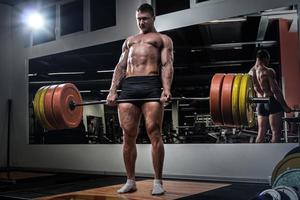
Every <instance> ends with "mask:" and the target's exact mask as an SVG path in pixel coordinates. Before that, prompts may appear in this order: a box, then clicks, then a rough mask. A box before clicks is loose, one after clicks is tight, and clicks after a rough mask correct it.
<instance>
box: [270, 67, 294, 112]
mask: <svg viewBox="0 0 300 200" xmlns="http://www.w3.org/2000/svg"><path fill="white" fill-rule="evenodd" d="M268 77H269V85H270V89H271V92H272V93H273V95H274V97H275V99H276V100H277V101H278V102H279V103H280V104H281V106H282V107H283V109H284V111H285V112H291V111H292V110H291V108H290V107H289V106H288V105H287V103H286V101H285V99H284V97H283V94H282V92H281V90H280V88H279V86H278V83H277V81H276V79H275V77H276V74H275V71H274V70H272V69H270V70H269V76H268Z"/></svg>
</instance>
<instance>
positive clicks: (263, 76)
mask: <svg viewBox="0 0 300 200" xmlns="http://www.w3.org/2000/svg"><path fill="white" fill-rule="evenodd" d="M252 73H253V76H254V78H255V79H256V80H257V82H258V86H257V87H260V89H261V90H262V92H263V94H259V95H258V96H264V97H269V96H272V95H273V93H272V91H271V87H270V81H273V80H274V78H275V77H274V76H275V72H274V70H273V69H271V68H268V67H266V66H264V65H261V64H258V65H256V66H254V67H253V68H252Z"/></svg>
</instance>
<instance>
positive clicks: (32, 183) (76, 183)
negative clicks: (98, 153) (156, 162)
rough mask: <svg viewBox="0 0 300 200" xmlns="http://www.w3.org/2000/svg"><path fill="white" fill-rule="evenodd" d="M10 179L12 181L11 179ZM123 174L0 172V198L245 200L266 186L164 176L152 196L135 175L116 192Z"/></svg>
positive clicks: (145, 182) (148, 184) (148, 183)
mask: <svg viewBox="0 0 300 200" xmlns="http://www.w3.org/2000/svg"><path fill="white" fill-rule="evenodd" d="M11 180H12V181H11ZM125 180H126V178H125V177H122V176H108V175H95V174H77V173H76V174H74V173H43V172H26V171H11V172H10V173H8V172H0V199H36V200H69V199H72V200H77V199H78V200H84V199H87V200H108V199H109V200H119V199H127V200H137V199H145V200H150V199H165V200H172V199H182V200H187V199H192V200H196V199H197V200H248V199H251V198H252V197H254V196H255V195H257V194H259V193H260V192H261V191H263V190H265V189H268V188H269V186H268V184H263V183H259V184H258V183H236V182H216V181H214V182H213V181H194V180H176V179H164V189H165V190H166V193H165V194H164V195H161V196H152V195H151V189H152V179H150V178H143V177H139V178H137V188H138V190H137V191H136V192H133V193H128V194H118V193H117V192H116V190H117V189H118V188H120V187H121V185H122V184H123V183H124V182H125Z"/></svg>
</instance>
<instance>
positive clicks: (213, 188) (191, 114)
mask: <svg viewBox="0 0 300 200" xmlns="http://www.w3.org/2000/svg"><path fill="white" fill-rule="evenodd" d="M143 3H149V4H150V5H152V7H153V8H154V10H155V14H156V17H155V22H154V26H155V28H156V30H157V32H159V33H162V34H165V35H167V36H169V37H170V38H171V40H172V41H173V54H174V62H173V71H174V75H173V82H172V87H171V93H172V99H171V101H170V102H169V103H168V104H166V105H164V111H163V116H164V117H163V122H162V127H161V128H162V140H163V143H164V149H165V158H164V166H163V183H164V189H165V193H164V194H163V195H160V196H153V195H151V187H152V179H153V168H152V160H151V141H150V139H149V137H148V134H147V130H146V124H145V119H144V118H143V117H142V118H141V120H140V123H139V125H138V128H137V129H138V130H137V132H138V136H137V138H136V141H135V142H136V145H137V160H136V167H135V171H136V183H137V191H135V192H132V193H125V194H118V193H117V190H118V189H119V188H120V187H121V186H122V184H123V183H124V182H125V181H126V171H125V166H124V163H123V154H122V148H123V145H122V144H123V142H124V137H123V132H122V128H121V126H120V122H119V120H120V117H119V113H118V108H117V106H115V107H112V106H109V105H107V103H106V98H107V95H108V94H109V91H110V86H111V83H112V79H113V74H114V72H115V67H116V64H117V63H118V61H119V59H120V55H121V53H122V44H123V43H124V41H126V39H127V38H128V37H129V36H131V35H136V34H138V33H139V29H138V27H137V22H136V15H135V14H136V9H137V8H138V7H139V6H140V5H141V4H143ZM299 5H300V4H299V2H298V1H292V0H287V1H272V0H263V1H259V0H253V1H247V0H240V1H235V0H226V1H221V0H173V1H171V0H164V1H159V0H133V1H122V0H101V1H99V0H98V1H97V0H44V1H36V0H26V1H21V0H0V16H1V17H0V42H1V44H2V45H1V46H0V50H1V51H0V52H1V53H0V65H1V67H0V77H1V78H0V88H1V91H2V95H1V96H0V100H1V104H0V111H1V112H0V119H1V121H2V123H1V125H0V155H1V156H0V199H39V200H52V199H53V200H54V199H55V200H56V199H57V200H58V199H97V200H98V199H99V200H100V199H101V200H102V199H103V200H104V199H132V200H136V199H147V200H148V199H149V200H150V199H168V200H171V199H205V200H227V199H231V200H232V199H236V200H250V199H251V200H258V199H263V200H267V199H274V200H279V199H283V200H296V199H300V148H299V144H300V117H299V116H300V115H299V113H300V93H299V92H298V91H299V88H298V87H299V85H300V79H299V77H300V63H299V60H300V59H299V58H300V51H299V44H300V42H299V19H298V17H299ZM38 14H39V15H38ZM30 22H31V24H30ZM38 25H40V27H38ZM261 49H264V50H266V51H268V52H269V54H270V61H269V66H268V67H270V68H272V69H273V70H274V71H275V73H276V77H274V80H275V82H276V83H277V84H278V88H279V91H280V92H281V93H282V96H283V98H284V100H285V101H286V103H287V104H288V105H289V106H290V108H291V109H292V111H291V112H289V113H285V112H281V113H280V116H279V118H278V119H279V122H278V126H279V127H280V133H279V137H278V141H276V143H272V141H273V140H272V136H273V132H272V124H271V123H272V122H270V120H269V122H267V125H266V131H265V135H264V138H263V141H262V142H261V143H257V137H258V134H259V133H258V132H259V131H258V130H259V113H258V111H257V106H258V105H259V104H262V103H265V104H269V103H270V101H271V100H270V97H262V96H258V95H257V94H256V91H257V88H256V85H255V84H256V82H255V80H254V79H253V77H252V76H250V75H249V74H248V73H249V71H250V70H251V69H252V67H253V66H254V65H255V63H256V52H257V51H259V50H261ZM228 88H229V89H228ZM63 90H65V91H63ZM121 92H122V90H121V89H118V90H117V93H118V95H120V93H121ZM58 95H60V96H58ZM56 101H57V102H56Z"/></svg>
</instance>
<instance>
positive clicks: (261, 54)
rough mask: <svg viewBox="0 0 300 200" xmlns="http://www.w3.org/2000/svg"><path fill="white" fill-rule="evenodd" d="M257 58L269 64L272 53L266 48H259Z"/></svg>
mask: <svg viewBox="0 0 300 200" xmlns="http://www.w3.org/2000/svg"><path fill="white" fill-rule="evenodd" d="M256 59H258V60H259V61H261V62H263V63H264V64H265V65H269V62H270V54H269V52H268V51H267V50H265V49H261V50H258V51H257V53H256Z"/></svg>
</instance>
